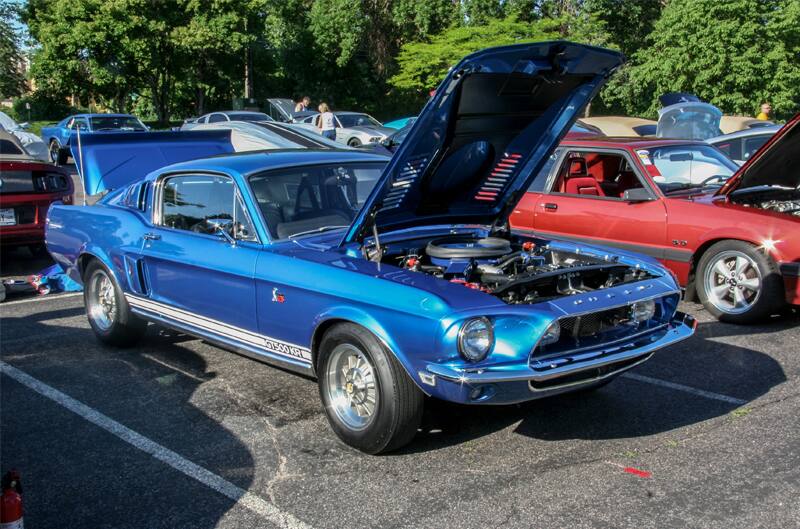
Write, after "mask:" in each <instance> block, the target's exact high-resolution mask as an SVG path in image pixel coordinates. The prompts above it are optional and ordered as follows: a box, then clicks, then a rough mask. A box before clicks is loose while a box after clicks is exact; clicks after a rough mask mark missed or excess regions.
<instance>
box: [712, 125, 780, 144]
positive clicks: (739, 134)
mask: <svg viewBox="0 0 800 529" xmlns="http://www.w3.org/2000/svg"><path fill="white" fill-rule="evenodd" d="M781 126H782V125H767V126H764V127H753V128H751V129H745V130H737V131H736V132H731V133H730V134H723V135H721V136H716V137H714V138H711V139H709V140H708V142H709V143H716V142H719V141H726V140H734V139H736V138H748V137H750V136H760V135H762V134H775V133H776V132H778V131H779V130H781Z"/></svg>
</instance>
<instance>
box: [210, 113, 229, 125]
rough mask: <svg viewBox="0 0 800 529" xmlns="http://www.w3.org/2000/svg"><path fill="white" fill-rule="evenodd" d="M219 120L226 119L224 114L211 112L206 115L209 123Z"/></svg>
mask: <svg viewBox="0 0 800 529" xmlns="http://www.w3.org/2000/svg"><path fill="white" fill-rule="evenodd" d="M221 121H227V119H226V118H225V116H224V115H222V114H211V115H210V116H208V122H209V123H219V122H221Z"/></svg>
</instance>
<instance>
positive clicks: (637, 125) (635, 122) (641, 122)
mask: <svg viewBox="0 0 800 529" xmlns="http://www.w3.org/2000/svg"><path fill="white" fill-rule="evenodd" d="M581 122H583V123H584V124H586V125H590V126H592V127H596V128H598V129H600V131H601V132H602V133H603V134H605V135H606V136H624V137H643V136H655V135H656V126H657V122H656V121H653V120H651V119H643V118H634V117H629V116H593V117H590V118H582V119H581Z"/></svg>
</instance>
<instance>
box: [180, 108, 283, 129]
mask: <svg viewBox="0 0 800 529" xmlns="http://www.w3.org/2000/svg"><path fill="white" fill-rule="evenodd" d="M229 121H273V119H272V118H271V117H269V116H268V115H266V114H264V113H263V112H251V111H248V110H220V111H217V112H211V113H209V114H203V115H202V116H200V117H199V118H190V119H187V120H185V121H184V122H183V125H181V129H180V130H189V129H192V128H194V127H196V126H197V125H202V124H204V123H226V122H229Z"/></svg>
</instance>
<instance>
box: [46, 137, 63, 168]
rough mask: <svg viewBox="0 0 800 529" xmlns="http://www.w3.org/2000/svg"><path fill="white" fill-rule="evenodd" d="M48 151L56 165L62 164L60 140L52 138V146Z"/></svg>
mask: <svg viewBox="0 0 800 529" xmlns="http://www.w3.org/2000/svg"><path fill="white" fill-rule="evenodd" d="M48 151H49V154H50V161H51V162H53V163H54V164H56V165H61V144H60V143H58V140H50V148H49V149H48Z"/></svg>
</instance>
